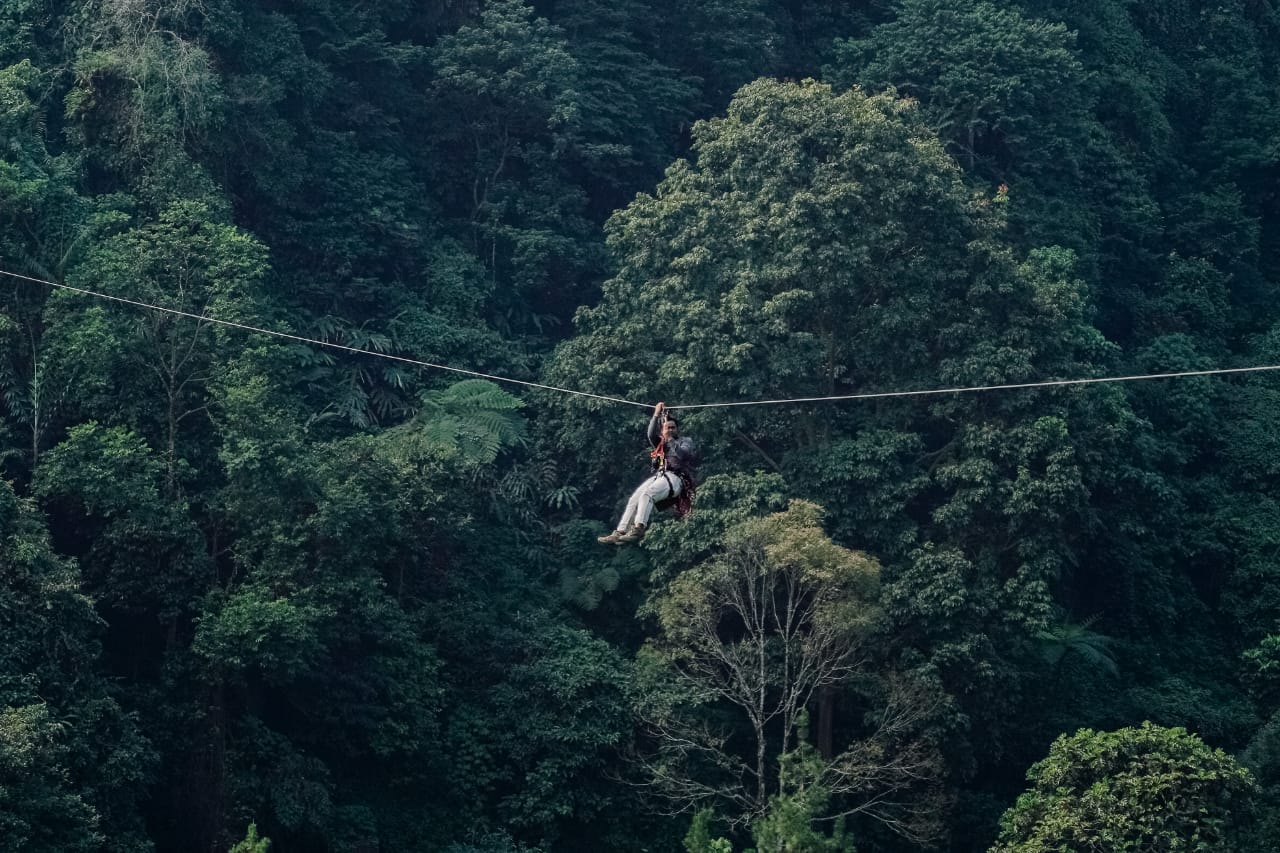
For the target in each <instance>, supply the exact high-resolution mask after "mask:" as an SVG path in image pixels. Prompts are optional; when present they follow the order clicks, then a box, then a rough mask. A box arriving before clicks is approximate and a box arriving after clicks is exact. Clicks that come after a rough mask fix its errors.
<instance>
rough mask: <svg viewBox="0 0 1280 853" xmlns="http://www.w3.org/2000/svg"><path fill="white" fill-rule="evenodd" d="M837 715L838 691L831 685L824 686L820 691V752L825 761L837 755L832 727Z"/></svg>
mask: <svg viewBox="0 0 1280 853" xmlns="http://www.w3.org/2000/svg"><path fill="white" fill-rule="evenodd" d="M835 716H836V692H835V690H833V689H832V688H830V687H824V688H822V690H821V691H820V692H819V693H818V738H817V740H818V754H819V755H821V756H822V760H823V761H830V760H831V759H832V758H833V757H835V754H836V751H835V746H834V744H833V742H832V741H833V738H832V729H833V728H834V723H835Z"/></svg>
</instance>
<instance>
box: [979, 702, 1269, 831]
mask: <svg viewBox="0 0 1280 853" xmlns="http://www.w3.org/2000/svg"><path fill="white" fill-rule="evenodd" d="M1027 779H1028V781H1030V782H1032V783H1033V785H1032V788H1031V790H1029V791H1027V792H1026V793H1025V794H1023V795H1021V796H1020V797H1019V798H1018V802H1017V804H1016V805H1014V806H1013V808H1011V809H1009V811H1007V812H1005V815H1004V817H1003V818H1002V819H1001V821H1000V838H999V839H998V840H997V842H996V844H995V846H994V847H992V848H991V853H1040V851H1043V853H1048V851H1054V850H1064V849H1070V850H1125V849H1140V850H1162V851H1169V853H1178V852H1179V851H1188V853H1190V851H1223V853H1225V851H1229V850H1235V849H1237V847H1236V842H1235V833H1234V829H1235V826H1236V825H1237V824H1238V822H1240V821H1241V819H1242V818H1243V817H1244V816H1245V813H1246V810H1247V808H1248V804H1249V798H1250V796H1251V795H1252V793H1253V790H1254V783H1253V780H1252V778H1251V777H1250V775H1249V772H1248V771H1247V770H1245V769H1244V768H1242V767H1240V766H1239V765H1238V764H1237V763H1236V762H1235V760H1234V759H1232V758H1231V757H1230V756H1228V755H1227V754H1226V753H1224V752H1223V751H1222V750H1220V749H1213V748H1211V747H1209V746H1206V745H1205V744H1204V742H1203V741H1201V740H1200V739H1199V738H1198V737H1196V736H1195V735H1192V734H1190V733H1188V732H1187V731H1186V730H1185V729H1181V728H1173V729H1168V728H1163V727H1160V726H1155V725H1152V724H1151V723H1143V724H1142V726H1140V727H1136V728H1125V729H1120V730H1119V731H1115V732H1095V731H1092V730H1090V729H1081V730H1080V731H1079V732H1076V733H1075V734H1074V735H1063V736H1062V737H1060V738H1058V739H1057V740H1056V741H1054V743H1053V746H1051V747H1050V748H1049V755H1048V757H1046V758H1045V759H1044V760H1043V761H1041V762H1039V763H1037V764H1036V765H1034V766H1033V767H1032V768H1031V769H1030V770H1029V771H1027Z"/></svg>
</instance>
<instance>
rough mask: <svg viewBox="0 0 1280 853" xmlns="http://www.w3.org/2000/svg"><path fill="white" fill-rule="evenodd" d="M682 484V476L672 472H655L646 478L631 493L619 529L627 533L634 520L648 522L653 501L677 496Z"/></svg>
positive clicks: (637, 522)
mask: <svg viewBox="0 0 1280 853" xmlns="http://www.w3.org/2000/svg"><path fill="white" fill-rule="evenodd" d="M680 486H681V483H680V478H679V477H677V476H676V475H675V474H672V473H671V472H667V473H665V474H654V475H653V476H652V477H650V478H649V479H647V480H645V481H644V482H643V483H641V484H640V485H639V486H637V487H636V490H635V491H634V492H632V493H631V500H629V501H627V508H626V509H625V510H624V511H623V513H622V520H621V521H619V522H618V530H619V531H621V532H623V533H625V532H626V531H627V530H628V529H630V527H631V524H632V522H634V523H636V524H648V523H649V514H650V513H652V512H653V502H654V501H660V500H663V499H665V498H666V497H668V496H670V497H675V496H676V495H678V494H680Z"/></svg>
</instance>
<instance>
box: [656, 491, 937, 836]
mask: <svg viewBox="0 0 1280 853" xmlns="http://www.w3.org/2000/svg"><path fill="white" fill-rule="evenodd" d="M820 517H821V515H820V510H819V509H818V507H816V506H814V505H813V504H808V503H804V502H800V501H795V502H792V504H791V506H790V507H788V509H787V510H786V512H783V513H778V514H775V515H772V516H769V517H767V518H761V519H756V520H752V521H747V522H743V523H742V524H740V525H738V526H737V527H735V528H733V529H732V530H730V531H729V532H728V533H726V535H725V540H724V541H725V548H724V551H723V553H721V554H718V555H716V556H714V557H712V558H711V559H709V560H707V561H706V562H704V563H702V564H701V565H698V566H696V567H694V568H692V569H689V570H688V571H686V572H684V573H683V574H681V575H680V576H678V577H677V578H675V579H674V580H673V581H672V582H671V584H670V585H669V587H668V588H667V589H666V590H665V591H663V592H661V593H659V594H658V595H657V596H656V598H655V600H654V602H653V604H652V611H653V613H654V615H655V617H656V619H657V622H658V634H657V636H656V637H654V638H653V639H652V640H651V641H650V642H648V643H647V644H646V645H645V647H644V649H643V650H642V653H641V655H640V658H639V667H640V669H639V679H640V680H639V683H638V691H639V692H638V694H637V701H638V710H639V713H640V715H641V717H642V719H643V721H644V723H645V727H646V729H647V731H648V732H649V735H650V736H651V737H652V738H653V741H654V744H655V747H656V750H657V751H656V754H655V755H653V756H652V757H650V758H648V759H645V760H644V766H645V768H646V769H647V771H648V772H649V773H650V774H651V776H652V785H653V787H654V789H655V790H656V791H657V792H658V793H660V794H662V795H663V796H665V797H668V798H669V799H670V800H671V801H672V802H673V803H674V804H675V805H676V807H677V808H689V807H692V806H696V805H700V804H704V803H705V804H717V805H718V807H719V808H721V809H727V814H728V815H729V818H730V820H731V822H732V823H733V824H742V823H747V822H754V821H756V820H757V819H759V818H761V816H762V815H765V814H766V813H768V812H769V811H770V804H771V801H773V798H774V797H775V796H781V797H782V798H783V799H782V801H780V802H781V803H782V805H778V806H777V807H778V808H779V809H782V810H783V811H785V810H786V809H789V808H791V807H792V806H796V805H797V803H798V801H795V800H794V796H795V794H796V792H797V791H799V790H804V789H805V786H806V784H812V785H813V786H816V787H814V788H813V789H812V790H813V791H817V790H823V791H826V792H827V793H828V794H829V795H830V796H831V798H832V800H833V802H832V803H831V804H830V805H827V803H826V801H825V800H822V801H821V804H820V805H819V801H818V800H813V801H806V803H807V805H804V804H802V805H804V807H805V808H807V809H810V811H813V812H818V811H821V812H822V813H821V814H818V813H814V814H811V815H810V817H811V818H812V819H820V818H826V819H830V818H833V817H844V816H850V815H855V814H865V815H870V816H872V817H876V818H878V819H880V820H882V821H885V822H887V823H889V824H890V825H892V826H894V827H895V828H897V829H899V830H901V831H903V832H906V833H908V834H911V833H913V832H918V831H920V830H921V829H922V823H923V822H922V821H918V819H919V818H921V817H923V812H924V811H925V807H924V805H923V802H924V800H923V799H920V800H916V803H917V806H918V808H919V811H920V813H919V814H916V815H904V814H902V813H900V812H899V811H897V810H896V809H895V807H894V804H892V803H891V802H889V800H888V799H887V798H888V796H889V792H896V791H902V790H905V789H907V788H912V787H915V786H917V785H918V784H919V783H921V781H922V780H925V785H924V786H923V787H927V780H929V779H930V778H931V776H932V775H933V774H934V773H935V772H936V771H937V767H936V765H934V764H933V763H932V755H931V753H930V750H929V748H928V747H927V745H926V744H925V743H923V742H922V741H920V740H915V739H913V737H912V736H913V733H914V732H913V727H914V726H915V725H916V724H917V723H918V722H919V721H920V720H921V719H923V718H924V717H926V716H927V715H928V713H929V712H930V708H929V700H928V699H927V697H926V695H925V694H923V693H921V692H913V691H911V690H908V689H905V688H904V687H903V686H902V685H900V684H890V686H889V688H888V690H887V693H886V694H885V695H884V696H882V697H881V700H880V701H881V704H878V705H876V706H874V707H872V708H869V709H868V712H867V720H868V728H867V730H865V731H864V732H862V733H861V736H860V737H858V738H855V739H854V740H853V741H852V742H851V743H850V744H849V745H848V746H847V747H846V748H844V749H843V750H841V751H840V752H839V753H838V754H836V755H834V756H833V757H832V758H831V759H830V760H829V761H825V762H818V763H816V764H815V763H814V761H813V760H812V759H813V758H814V757H815V756H812V754H811V752H812V748H811V747H808V748H807V749H808V750H809V752H804V749H806V748H804V747H801V744H802V742H803V738H804V731H803V729H804V728H805V727H806V726H807V719H808V718H807V715H806V709H807V708H808V707H809V706H810V705H811V704H814V703H815V702H816V700H817V698H818V695H819V693H820V691H823V690H827V689H840V688H845V687H849V686H851V685H853V684H855V683H856V682H857V681H859V680H860V679H863V680H865V679H868V678H870V677H871V676H872V675H873V673H874V670H873V669H872V668H871V666H870V665H869V658H870V655H871V648H870V645H871V644H870V637H871V635H872V633H873V632H874V631H875V629H876V628H877V626H878V624H879V621H880V619H881V616H882V614H881V611H880V609H879V607H878V603H877V597H878V591H879V567H878V566H877V565H876V563H875V562H873V561H872V560H870V559H869V558H868V557H866V556H865V555H862V554H858V553H855V552H851V551H848V550H846V549H844V548H841V547H840V546H838V545H836V544H835V543H833V542H832V541H831V540H830V539H828V538H827V537H826V536H825V535H824V534H823V533H822V530H821V528H820V527H819V519H820ZM872 680H874V679H872ZM863 699H864V701H867V700H870V697H869V696H864V697H863ZM870 701H871V702H873V703H874V700H870ZM739 725H741V726H742V733H741V737H742V738H743V743H744V746H745V748H742V747H739V746H737V745H735V742H736V740H737V738H734V737H731V736H730V732H731V731H732V730H733V729H735V728H737V727H738V726H739ZM797 750H801V753H800V754H799V755H797V756H795V757H792V758H789V756H792V755H793V754H794V753H796V752H797ZM818 766H820V767H821V769H820V770H818V769H817V767H818ZM796 772H800V773H801V775H804V773H809V776H811V777H812V778H808V777H806V778H805V779H804V780H797V779H796V778H795V773H796ZM784 777H785V778H784ZM824 796H825V795H824ZM788 803H790V804H791V805H786V804H788ZM777 814H781V812H778V813H777ZM778 820H782V818H781V817H775V822H776V821H778ZM784 822H785V821H784ZM768 825H773V824H768ZM762 831H765V830H762Z"/></svg>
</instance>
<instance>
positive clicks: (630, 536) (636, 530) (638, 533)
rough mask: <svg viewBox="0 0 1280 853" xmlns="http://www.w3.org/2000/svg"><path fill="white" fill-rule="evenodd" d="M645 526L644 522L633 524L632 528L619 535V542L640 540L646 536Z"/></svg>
mask: <svg viewBox="0 0 1280 853" xmlns="http://www.w3.org/2000/svg"><path fill="white" fill-rule="evenodd" d="M644 528H645V525H643V524H633V525H632V526H631V529H630V530H628V531H627V532H626V533H624V534H622V535H621V536H619V537H618V541H619V542H639V541H640V540H641V539H643V538H644Z"/></svg>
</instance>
